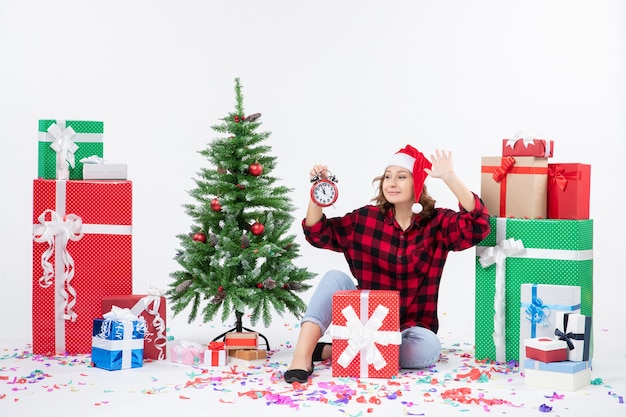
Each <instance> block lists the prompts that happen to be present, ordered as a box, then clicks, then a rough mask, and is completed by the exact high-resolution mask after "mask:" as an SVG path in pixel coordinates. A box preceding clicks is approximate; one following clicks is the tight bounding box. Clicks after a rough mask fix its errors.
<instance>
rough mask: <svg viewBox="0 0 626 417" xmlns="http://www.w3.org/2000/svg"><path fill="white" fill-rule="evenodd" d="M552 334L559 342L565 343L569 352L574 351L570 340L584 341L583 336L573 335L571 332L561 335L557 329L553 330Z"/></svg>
mask: <svg viewBox="0 0 626 417" xmlns="http://www.w3.org/2000/svg"><path fill="white" fill-rule="evenodd" d="M554 334H555V335H557V336H558V337H559V340H564V341H565V343H567V347H568V348H569V350H574V342H572V339H574V340H585V335H583V334H574V333H572V332H569V333H563V332H562V331H561V330H559V329H556V330H554Z"/></svg>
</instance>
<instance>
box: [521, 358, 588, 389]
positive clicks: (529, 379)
mask: <svg viewBox="0 0 626 417" xmlns="http://www.w3.org/2000/svg"><path fill="white" fill-rule="evenodd" d="M590 383H591V361H584V362H570V361H563V362H551V363H544V362H541V361H537V360H534V359H526V360H525V361H524V384H526V385H527V386H533V387H538V388H547V389H550V390H552V391H576V390H579V389H581V388H584V387H586V386H587V385H589V384H590Z"/></svg>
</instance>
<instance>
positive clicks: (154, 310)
mask: <svg viewBox="0 0 626 417" xmlns="http://www.w3.org/2000/svg"><path fill="white" fill-rule="evenodd" d="M148 293H149V294H150V295H147V296H145V297H142V298H141V300H139V301H138V302H137V304H135V305H134V306H133V308H132V309H131V311H132V312H133V314H135V315H137V316H139V315H140V314H141V312H142V311H145V312H146V313H148V314H150V315H151V316H152V317H154V319H153V320H152V325H153V326H154V329H155V330H156V337H155V339H154V342H153V345H154V346H155V347H156V348H157V350H158V351H159V355H158V359H164V358H165V346H166V344H167V338H166V337H165V319H164V318H163V317H161V314H160V313H159V308H160V307H161V297H162V296H163V292H162V291H160V290H158V289H156V288H154V287H151V288H150V290H149V291H148ZM146 340H147V341H148V342H151V341H152V334H151V333H150V332H148V331H146Z"/></svg>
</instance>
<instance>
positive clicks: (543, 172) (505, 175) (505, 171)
mask: <svg viewBox="0 0 626 417" xmlns="http://www.w3.org/2000/svg"><path fill="white" fill-rule="evenodd" d="M480 186H481V197H482V199H483V201H484V202H485V205H486V206H487V210H488V211H489V214H490V215H491V216H492V217H514V218H526V219H545V218H546V214H547V213H546V212H547V193H548V191H547V190H548V158H536V157H533V156H515V157H513V156H506V157H498V156H484V157H482V168H481V176H480Z"/></svg>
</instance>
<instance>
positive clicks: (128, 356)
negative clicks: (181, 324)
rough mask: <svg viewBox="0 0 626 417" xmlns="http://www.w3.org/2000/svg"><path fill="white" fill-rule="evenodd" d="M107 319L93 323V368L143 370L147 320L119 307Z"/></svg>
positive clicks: (108, 314) (106, 315)
mask: <svg viewBox="0 0 626 417" xmlns="http://www.w3.org/2000/svg"><path fill="white" fill-rule="evenodd" d="M103 317H104V318H97V319H94V320H93V334H92V348H91V362H92V365H93V366H94V367H96V368H102V369H107V370H109V371H116V370H121V369H129V368H141V367H142V366H143V349H144V337H145V334H146V322H145V320H144V319H143V318H137V316H135V315H133V314H132V313H130V310H129V309H127V308H126V309H120V308H119V307H115V306H114V307H113V309H112V310H111V312H110V313H107V314H105V315H104V316H103Z"/></svg>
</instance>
